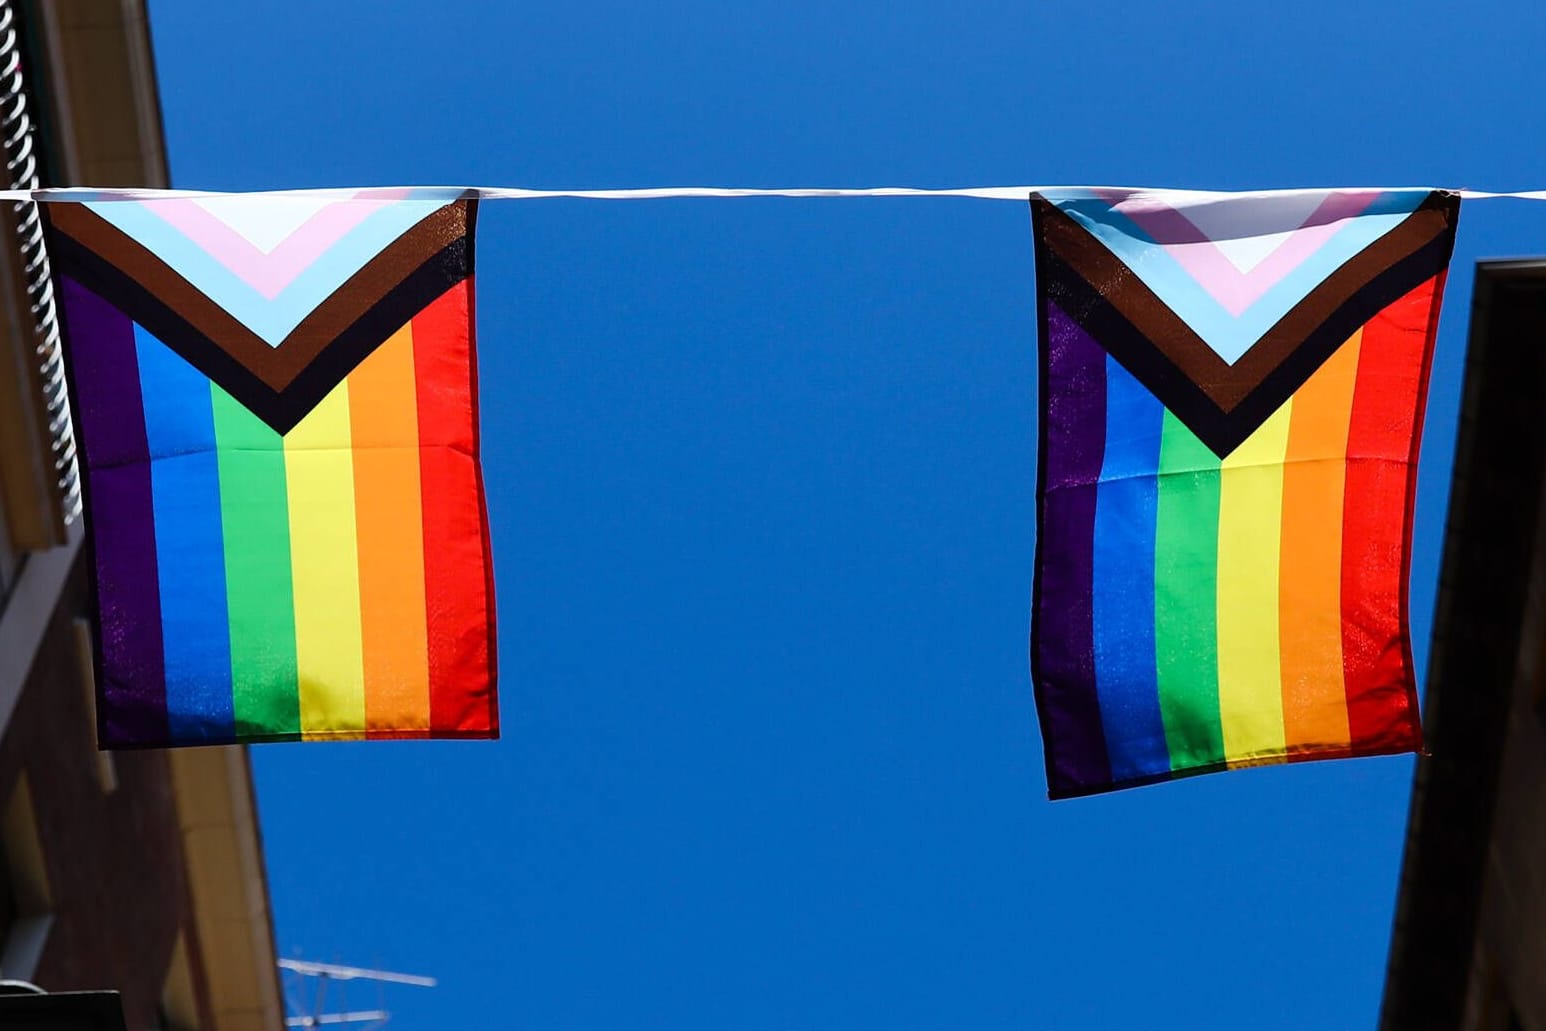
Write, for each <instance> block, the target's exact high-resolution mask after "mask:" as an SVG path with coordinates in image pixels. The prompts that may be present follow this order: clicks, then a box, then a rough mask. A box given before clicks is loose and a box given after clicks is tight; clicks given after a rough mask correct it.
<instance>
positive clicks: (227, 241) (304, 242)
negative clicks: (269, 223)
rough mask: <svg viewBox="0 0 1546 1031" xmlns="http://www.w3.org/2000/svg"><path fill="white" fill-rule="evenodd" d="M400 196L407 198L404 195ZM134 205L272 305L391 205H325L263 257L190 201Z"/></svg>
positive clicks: (358, 202) (371, 202) (379, 202)
mask: <svg viewBox="0 0 1546 1031" xmlns="http://www.w3.org/2000/svg"><path fill="white" fill-rule="evenodd" d="M403 193H404V195H405V196H406V194H407V191H406V190H405V191H403ZM138 203H139V204H140V205H141V206H142V207H144V208H146V209H148V210H149V211H151V212H152V213H153V214H155V215H156V216H157V217H158V218H160V219H161V220H162V221H164V222H166V223H167V224H168V225H170V226H171V227H172V228H174V229H176V230H177V231H178V232H180V233H182V234H183V235H184V236H186V237H187V238H188V239H189V240H191V241H192V242H193V243H195V244H197V245H198V246H199V248H200V249H201V250H203V251H204V252H205V253H207V254H208V255H209V256H210V257H212V258H214V259H215V260H216V261H218V262H220V263H221V264H222V265H224V266H225V267H226V268H228V269H230V270H231V272H232V273H233V274H235V275H236V276H237V277H238V278H239V279H241V280H242V281H243V282H244V283H246V284H247V285H248V286H250V287H252V288H253V289H254V290H256V291H257V292H258V293H260V294H262V295H263V296H264V297H265V298H267V299H268V300H271V301H272V300H273V299H274V298H275V297H278V296H279V294H280V292H281V291H282V290H284V288H285V287H287V286H289V285H290V284H291V283H292V282H294V281H295V279H296V277H297V276H299V275H300V274H301V273H302V272H304V271H306V269H307V268H309V267H310V266H311V264H312V263H313V262H315V261H316V260H317V259H318V258H320V257H321V256H322V255H323V254H325V253H327V250H328V248H330V247H332V246H333V245H334V244H336V243H337V242H338V241H339V240H341V239H343V238H344V237H345V236H346V235H347V234H348V233H349V231H350V230H351V229H353V228H354V227H355V226H357V225H359V224H360V223H361V222H363V221H365V219H366V218H368V217H369V216H370V215H371V214H372V213H373V212H375V211H377V210H379V209H380V208H383V207H386V206H387V205H389V204H391V203H393V202H392V200H390V199H385V200H377V199H371V200H349V199H345V200H341V201H339V202H337V203H335V204H329V205H328V206H327V207H325V208H323V209H322V210H320V211H318V212H317V213H316V214H315V215H313V216H312V217H311V218H309V219H307V220H306V221H305V222H303V223H301V225H300V226H299V227H297V228H296V230H295V232H293V233H291V234H290V235H289V236H287V237H285V239H284V240H283V241H282V242H281V243H280V244H279V246H277V247H275V248H274V249H273V250H272V251H270V252H268V253H266V254H265V253H264V252H263V251H261V250H259V249H258V248H257V247H255V246H253V245H252V243H251V241H249V240H248V239H247V238H246V237H245V236H243V235H242V234H240V233H238V232H237V231H236V230H234V229H232V228H231V227H230V226H228V225H226V224H225V223H224V222H222V221H220V219H219V218H218V217H216V216H215V215H212V214H210V213H209V212H208V211H206V210H205V209H204V208H202V207H200V206H199V205H198V204H196V203H194V202H193V201H191V200H155V201H140V202H138Z"/></svg>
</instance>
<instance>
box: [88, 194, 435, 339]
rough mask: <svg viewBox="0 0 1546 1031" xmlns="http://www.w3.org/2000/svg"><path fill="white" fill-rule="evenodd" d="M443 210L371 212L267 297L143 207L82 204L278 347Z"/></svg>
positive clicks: (416, 205) (415, 205)
mask: <svg viewBox="0 0 1546 1031" xmlns="http://www.w3.org/2000/svg"><path fill="white" fill-rule="evenodd" d="M444 206H445V205H444V202H442V201H439V200H405V201H399V202H396V203H393V204H389V205H387V206H385V207H382V208H380V209H379V210H377V211H374V212H372V213H371V214H370V215H369V216H368V217H367V218H366V219H365V220H364V221H362V222H361V223H360V224H359V225H357V226H355V227H354V228H353V229H351V230H350V231H349V232H348V233H346V234H344V236H343V237H342V238H341V239H340V240H339V241H338V242H337V243H335V244H334V245H333V246H331V247H330V248H329V249H328V250H327V252H326V253H325V254H323V255H322V256H321V257H320V258H318V259H317V260H316V261H315V262H313V263H312V264H311V265H310V266H308V267H307V268H306V270H305V271H303V272H302V273H301V274H300V275H298V276H297V277H296V278H295V280H294V281H293V282H291V283H290V284H289V285H288V286H286V287H285V288H284V289H283V290H281V291H280V292H279V294H278V296H276V297H275V298H274V299H273V300H269V299H268V298H266V297H264V296H263V295H262V294H260V293H259V292H258V291H256V290H254V289H253V288H252V287H251V286H249V285H247V284H246V283H245V282H243V281H242V280H241V279H240V278H239V277H238V276H237V275H236V274H235V273H233V272H231V271H230V270H229V269H227V268H226V267H225V266H224V265H222V264H221V263H220V262H218V261H216V260H215V259H214V258H212V257H210V256H209V254H208V253H206V252H205V251H204V250H203V248H201V247H199V246H198V245H197V244H195V243H194V242H193V241H191V240H189V239H188V238H187V237H186V236H184V235H183V234H182V233H181V232H179V231H178V230H176V229H175V228H173V227H172V226H170V225H168V224H167V223H166V222H164V221H162V220H161V219H160V218H159V217H157V216H156V215H155V214H154V213H153V212H151V211H150V210H149V209H148V208H146V207H144V206H143V205H140V204H126V203H122V202H100V203H88V204H87V205H86V207H88V208H90V209H91V210H92V212H93V213H95V214H97V215H99V216H101V217H102V218H103V219H104V220H106V221H107V222H109V223H111V224H112V225H113V226H114V227H116V228H117V229H119V230H121V231H122V232H123V233H124V234H125V235H127V236H129V237H130V238H132V239H133V240H135V241H136V242H138V243H140V244H141V245H143V246H144V247H145V248H146V249H147V250H149V251H150V252H151V253H152V254H154V255H156V257H158V258H160V259H161V260H162V261H164V262H166V263H167V265H169V266H171V268H172V269H173V270H174V271H175V272H176V273H177V274H178V275H180V276H182V277H183V278H184V279H186V280H187V281H188V282H189V283H191V284H192V285H193V286H194V287H195V288H196V289H198V290H199V291H200V292H201V293H203V294H204V295H205V296H207V297H208V298H209V299H210V300H212V301H214V302H215V303H216V304H218V305H219V306H220V307H222V308H224V309H225V310H226V311H227V312H228V313H230V315H231V316H232V317H233V318H235V319H236V320H237V321H239V322H241V323H242V324H243V325H244V326H246V327H247V328H248V329H250V330H252V332H253V333H255V334H256V335H257V336H258V337H259V338H260V339H262V340H263V341H264V342H265V343H267V344H268V345H269V346H270V347H278V346H279V345H280V344H281V343H283V342H284V339H285V337H287V336H289V334H290V332H291V331H292V330H294V329H295V327H296V326H298V325H300V322H301V320H302V319H304V318H305V317H306V316H307V315H310V314H311V313H312V312H313V311H315V310H316V308H317V306H318V305H320V304H321V303H322V302H323V301H325V300H327V299H328V297H330V296H332V294H333V293H334V291H336V290H337V289H338V288H339V287H340V286H342V285H343V284H344V283H345V282H346V281H347V280H348V279H349V277H350V276H352V275H354V274H355V273H356V272H358V271H359V270H360V269H362V268H364V267H365V265H366V264H368V263H369V262H370V260H371V259H372V258H374V257H375V256H376V255H378V254H380V253H381V252H382V251H383V250H384V249H386V247H387V246H389V245H390V244H391V243H392V242H393V241H394V240H396V239H397V238H398V237H400V236H402V235H403V234H404V233H406V232H407V231H408V230H409V229H412V228H413V227H414V226H415V225H417V224H418V223H419V222H421V221H423V220H424V219H425V218H426V217H427V216H428V215H430V214H431V213H432V212H434V211H436V210H438V209H439V208H442V207H444Z"/></svg>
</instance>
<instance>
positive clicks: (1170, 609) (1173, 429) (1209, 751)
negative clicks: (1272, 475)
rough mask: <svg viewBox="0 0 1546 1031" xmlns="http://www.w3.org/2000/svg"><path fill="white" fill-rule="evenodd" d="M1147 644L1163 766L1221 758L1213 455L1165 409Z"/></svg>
mask: <svg viewBox="0 0 1546 1031" xmlns="http://www.w3.org/2000/svg"><path fill="white" fill-rule="evenodd" d="M1159 473H1160V475H1159V513H1158V517H1157V521H1156V522H1157V525H1156V528H1155V543H1154V650H1155V664H1156V668H1157V671H1158V674H1159V695H1160V713H1161V715H1162V716H1163V718H1164V721H1165V743H1166V745H1167V746H1168V747H1169V749H1170V767H1171V769H1173V770H1185V769H1190V768H1193V767H1197V766H1207V765H1210V764H1214V763H1219V762H1223V760H1224V730H1223V726H1222V724H1221V723H1220V721H1219V664H1218V548H1219V458H1218V456H1217V455H1215V454H1214V453H1213V452H1212V451H1210V450H1208V448H1207V447H1206V446H1205V445H1204V444H1203V443H1202V441H1200V440H1198V439H1197V437H1196V435H1195V434H1193V433H1192V431H1191V430H1189V429H1187V428H1186V427H1185V426H1184V425H1182V424H1181V422H1180V420H1178V419H1177V418H1176V417H1175V416H1174V415H1172V414H1170V412H1168V411H1167V412H1166V413H1165V428H1164V431H1163V435H1162V437H1161V439H1160V459H1159Z"/></svg>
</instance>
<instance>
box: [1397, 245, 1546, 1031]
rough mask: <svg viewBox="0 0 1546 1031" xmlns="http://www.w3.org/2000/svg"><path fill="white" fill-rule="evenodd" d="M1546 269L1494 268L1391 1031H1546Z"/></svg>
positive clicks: (1476, 332) (1435, 670) (1460, 469)
mask: <svg viewBox="0 0 1546 1031" xmlns="http://www.w3.org/2000/svg"><path fill="white" fill-rule="evenodd" d="M1543 494H1546V260H1535V261H1516V262H1484V263H1482V264H1481V265H1480V266H1479V267H1478V269H1477V274H1476V291H1475V296H1474V300H1473V302H1472V312H1471V336H1470V344H1469V347H1468V354H1467V359H1466V372H1465V387H1464V394H1463V398H1462V401H1461V412H1460V429H1459V437H1458V441H1457V447H1456V452H1455V471H1454V482H1453V486H1452V488H1451V495H1450V506H1449V518H1448V523H1447V528H1446V531H1445V541H1444V557H1443V561H1442V565H1441V567H1440V581H1439V595H1438V603H1437V607H1436V611H1435V616H1434V630H1433V649H1432V655H1431V658H1430V662H1429V668H1428V686H1427V700H1426V706H1425V718H1426V722H1427V740H1428V747H1429V750H1430V751H1431V752H1432V755H1431V756H1425V757H1423V758H1421V759H1419V760H1418V764H1417V774H1416V780H1415V782H1414V785H1413V795H1412V807H1411V816H1410V819H1409V822H1408V829H1407V844H1406V856H1405V859H1404V861H1403V863H1402V871H1401V886H1400V896H1399V899H1398V902H1397V907H1396V922H1395V931H1394V936H1393V938H1392V942H1391V954H1390V968H1389V976H1388V979H1387V982H1386V987H1385V999H1384V1006H1383V1009H1382V1013H1381V1026H1382V1027H1385V1028H1390V1029H1405V1028H1446V1029H1448V1028H1456V1029H1461V1028H1463V1029H1466V1031H1516V1029H1517V1031H1540V1029H1546V518H1543V516H1546V505H1543V504H1542V501H1543Z"/></svg>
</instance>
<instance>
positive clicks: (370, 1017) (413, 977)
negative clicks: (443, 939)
mask: <svg viewBox="0 0 1546 1031" xmlns="http://www.w3.org/2000/svg"><path fill="white" fill-rule="evenodd" d="M278 962H279V969H280V970H283V971H284V972H285V973H286V974H290V975H292V976H293V977H294V978H295V979H305V978H316V982H315V983H316V988H315V990H314V991H313V992H312V993H311V1002H310V1005H307V1004H306V1000H305V998H304V996H305V994H306V992H305V990H304V988H303V987H302V986H303V985H304V984H305V983H306V982H305V981H304V980H300V981H299V983H296V984H292V983H291V979H290V978H286V982H285V1006H286V1008H287V1009H289V1010H290V1011H291V1013H292V1015H291V1016H288V1017H286V1018H285V1027H327V1026H330V1025H333V1024H363V1025H365V1026H364V1027H363V1028H362V1029H360V1031H375V1029H376V1028H380V1027H382V1026H384V1025H385V1024H386V1022H387V1021H388V1020H390V1019H391V1017H392V1014H391V1013H389V1012H388V1011H387V1010H384V1009H373V1010H349V1009H345V1008H340V1009H339V1010H338V1011H336V1012H333V1013H327V1012H324V1010H325V1009H326V1008H327V1006H326V1003H327V989H328V985H329V984H330V983H331V982H334V981H338V982H345V983H346V982H349V981H371V982H374V983H376V984H377V985H381V984H408V985H413V986H415V987H417V988H433V987H435V984H436V982H435V979H434V978H433V977H421V976H420V975H418V974H399V973H394V972H393V971H390V970H368V969H366V968H364V967H346V966H340V965H338V964H336V963H312V962H310V961H308V960H301V959H281V960H279V961H278ZM292 987H293V988H295V989H296V992H294V993H292V991H291V989H292ZM339 994H340V996H341V995H342V994H343V993H342V992H340V993H339ZM298 996H299V997H298ZM338 1005H339V1006H340V1007H343V1000H342V998H340V999H339V1002H338Z"/></svg>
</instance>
